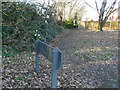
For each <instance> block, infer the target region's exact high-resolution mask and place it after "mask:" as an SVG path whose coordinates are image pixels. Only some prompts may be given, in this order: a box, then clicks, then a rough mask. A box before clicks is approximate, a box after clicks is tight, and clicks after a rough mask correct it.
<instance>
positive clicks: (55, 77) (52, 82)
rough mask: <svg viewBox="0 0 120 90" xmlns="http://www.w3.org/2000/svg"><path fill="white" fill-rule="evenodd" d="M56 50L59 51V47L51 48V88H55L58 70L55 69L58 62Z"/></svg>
mask: <svg viewBox="0 0 120 90" xmlns="http://www.w3.org/2000/svg"><path fill="white" fill-rule="evenodd" d="M58 51H59V49H58V48H54V49H53V52H54V54H53V60H52V61H53V63H52V77H51V78H52V81H51V84H52V85H51V87H52V88H56V86H57V73H58V71H57V62H58Z"/></svg>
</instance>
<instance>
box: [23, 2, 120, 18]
mask: <svg viewBox="0 0 120 90" xmlns="http://www.w3.org/2000/svg"><path fill="white" fill-rule="evenodd" d="M22 1H25V0H22ZM26 1H33V2H44V1H45V2H46V3H47V1H48V0H26ZM49 1H51V0H49ZM57 1H58V0H57ZM86 1H87V2H88V3H89V4H90V5H91V6H93V7H95V3H94V0H86ZM97 1H98V0H97ZM100 1H101V0H100ZM119 1H120V0H117V4H116V6H115V7H116V8H117V7H118V2H119ZM98 5H99V4H98ZM85 6H86V13H85V15H84V16H83V18H82V20H86V18H90V19H93V20H97V19H98V14H97V12H96V11H95V10H93V9H92V8H91V7H89V6H88V5H85Z"/></svg>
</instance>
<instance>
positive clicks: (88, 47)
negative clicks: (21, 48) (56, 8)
mask: <svg viewBox="0 0 120 90" xmlns="http://www.w3.org/2000/svg"><path fill="white" fill-rule="evenodd" d="M117 39H118V32H117V31H115V32H111V31H108V32H107V31H103V32H95V31H83V30H81V31H80V30H67V31H66V32H65V33H63V34H62V35H60V36H58V37H57V38H56V39H55V40H54V42H53V44H51V45H53V46H55V47H59V48H60V49H61V50H62V51H64V52H65V57H64V61H63V70H62V72H59V74H58V83H57V85H58V86H57V87H63V88H65V87H67V88H68V87H69V88H72V87H76V88H105V87H107V88H110V87H113V86H115V85H114V84H115V83H117V59H118V55H117V54H118V51H117V49H118V43H117ZM2 63H3V70H2V82H3V88H25V87H27V88H41V87H42V88H46V87H50V86H51V63H49V62H48V61H47V60H46V59H45V58H44V57H42V58H41V61H40V73H38V74H37V73H36V72H35V52H32V53H31V52H28V51H27V52H22V53H21V54H19V55H16V56H14V57H8V58H3V60H2Z"/></svg>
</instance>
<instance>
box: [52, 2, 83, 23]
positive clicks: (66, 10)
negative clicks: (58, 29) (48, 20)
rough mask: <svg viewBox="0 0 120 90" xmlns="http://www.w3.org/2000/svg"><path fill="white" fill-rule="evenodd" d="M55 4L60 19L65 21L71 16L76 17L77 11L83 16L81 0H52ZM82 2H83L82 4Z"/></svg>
mask: <svg viewBox="0 0 120 90" xmlns="http://www.w3.org/2000/svg"><path fill="white" fill-rule="evenodd" d="M52 1H53V5H54V6H55V8H56V11H57V16H58V18H59V20H61V21H64V20H67V19H69V18H74V17H75V15H76V12H77V13H78V14H77V15H79V16H82V15H81V14H82V13H83V11H84V10H83V9H84V8H83V3H82V1H83V0H81V1H79V0H59V1H56V0H52ZM81 3H82V4H81Z"/></svg>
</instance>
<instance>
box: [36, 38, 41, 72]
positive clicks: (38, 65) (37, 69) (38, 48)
mask: <svg viewBox="0 0 120 90" xmlns="http://www.w3.org/2000/svg"><path fill="white" fill-rule="evenodd" d="M39 55H40V41H39V40H36V72H37V73H38V72H40V58H39Z"/></svg>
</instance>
